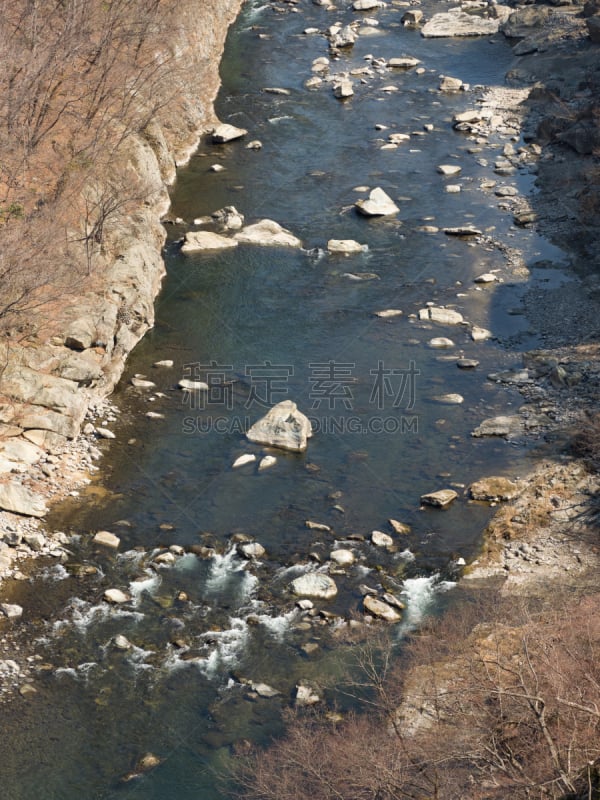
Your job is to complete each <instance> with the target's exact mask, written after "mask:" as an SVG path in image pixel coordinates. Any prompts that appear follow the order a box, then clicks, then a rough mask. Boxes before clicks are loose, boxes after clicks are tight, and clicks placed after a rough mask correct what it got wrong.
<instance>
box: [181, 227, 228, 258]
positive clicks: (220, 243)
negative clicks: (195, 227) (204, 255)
mask: <svg viewBox="0 0 600 800" xmlns="http://www.w3.org/2000/svg"><path fill="white" fill-rule="evenodd" d="M237 246H238V242H236V240H235V239H231V238H230V237H229V236H223V235H222V234H220V233H213V232H212V231H188V232H187V233H186V234H185V239H184V241H183V244H182V245H181V252H182V253H195V252H198V251H199V250H226V249H228V248H230V247H237Z"/></svg>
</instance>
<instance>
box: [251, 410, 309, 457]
mask: <svg viewBox="0 0 600 800" xmlns="http://www.w3.org/2000/svg"><path fill="white" fill-rule="evenodd" d="M246 436H247V438H248V439H249V440H250V441H251V442H256V443H257V444H263V445H267V446H269V447H279V448H281V449H282V450H292V451H294V452H301V451H303V450H306V447H307V443H308V439H309V438H310V437H311V436H312V426H311V424H310V420H309V419H308V417H306V416H305V415H304V414H303V413H302V412H301V411H298V407H297V406H296V403H294V402H292V401H291V400H283V401H282V402H281V403H277V405H276V406H273V408H272V409H271V410H270V411H269V412H268V413H267V414H266V415H265V416H264V417H263V418H262V419H260V420H259V421H258V422H256V423H254V425H253V426H252V427H251V428H250V430H249V431H248V433H247V434H246Z"/></svg>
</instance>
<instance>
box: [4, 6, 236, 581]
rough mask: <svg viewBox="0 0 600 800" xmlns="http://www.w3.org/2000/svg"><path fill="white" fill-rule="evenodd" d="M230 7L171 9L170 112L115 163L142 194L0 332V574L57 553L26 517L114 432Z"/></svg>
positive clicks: (149, 319) (210, 117) (210, 92)
mask: <svg viewBox="0 0 600 800" xmlns="http://www.w3.org/2000/svg"><path fill="white" fill-rule="evenodd" d="M240 7H241V0H225V2H222V0H219V2H218V3H214V2H208V3H205V4H204V5H203V7H202V10H201V12H199V13H198V14H197V15H196V16H195V17H194V18H191V17H190V18H188V16H187V15H186V16H185V17H184V18H181V19H180V20H179V27H178V41H177V42H173V43H172V47H173V48H174V50H175V51H176V52H177V58H178V61H179V63H178V64H177V69H174V70H173V79H172V80H173V81H175V82H176V81H179V85H177V86H176V87H174V89H176V91H174V92H173V95H172V100H171V104H170V108H169V117H168V121H167V122H163V124H160V123H158V122H157V121H152V122H150V123H149V124H148V125H146V127H145V128H144V129H143V130H142V131H141V132H140V133H139V134H138V135H135V136H130V137H129V138H128V140H127V145H126V152H123V153H121V155H120V158H121V161H120V162H119V165H118V167H119V169H121V170H122V171H123V172H125V173H126V172H131V173H132V174H135V175H136V176H137V177H138V178H139V179H140V181H142V182H143V184H144V186H145V187H146V192H145V199H144V202H143V204H142V203H140V202H139V201H138V202H137V203H135V204H132V203H129V204H128V207H129V206H131V209H130V210H129V211H127V213H124V214H122V215H120V217H119V220H118V223H116V224H112V225H109V226H108V227H107V229H106V230H105V232H104V239H103V244H102V250H101V252H100V253H99V254H98V255H97V263H95V264H94V270H93V274H92V275H90V276H88V277H89V279H88V280H87V281H86V282H85V288H84V289H81V288H80V287H79V286H78V285H75V286H74V288H73V290H72V292H71V293H69V294H67V295H63V297H62V298H61V299H60V302H57V301H56V300H55V301H54V302H53V303H52V304H48V305H46V306H41V307H40V309H39V311H38V312H37V314H36V317H35V318H34V319H32V320H28V321H27V324H26V325H25V326H24V327H23V330H21V331H20V332H15V335H14V336H11V337H8V338H6V339H5V340H4V342H3V352H2V358H3V363H2V366H1V368H0V509H2V511H1V512H0V526H1V527H0V531H1V532H0V580H2V579H3V578H6V577H9V576H15V575H17V576H18V575H19V570H18V562H20V561H21V560H22V559H23V558H27V557H30V556H32V555H35V554H36V553H37V554H48V553H50V554H54V555H56V556H57V557H58V552H57V547H58V546H59V545H60V544H61V541H57V539H56V535H52V534H49V533H46V532H43V530H44V529H43V526H42V525H40V524H38V523H36V522H35V520H36V519H41V518H43V517H44V516H45V514H46V513H47V511H48V508H49V507H50V505H51V504H52V503H54V502H56V501H57V500H59V499H62V498H64V497H65V496H67V495H69V494H73V493H74V492H76V491H77V490H78V489H80V488H81V486H83V485H84V484H86V483H88V482H89V475H90V473H91V472H92V471H93V470H94V469H95V467H94V461H95V460H97V459H98V457H99V455H100V452H99V450H98V448H97V443H98V442H99V441H100V440H102V439H104V438H110V436H111V435H112V434H111V432H110V430H109V427H110V422H111V419H112V413H113V412H112V411H110V408H109V406H108V405H106V398H107V397H108V396H109V395H110V393H111V392H112V390H113V388H114V386H115V385H116V383H117V381H118V380H119V378H120V376H121V374H122V372H123V368H124V365H125V361H126V359H127V356H128V354H129V353H130V352H131V350H132V349H133V347H135V345H136V344H137V342H139V340H140V339H141V338H142V337H143V336H144V334H145V333H146V331H148V329H149V328H151V327H152V325H153V322H154V300H155V298H156V296H157V294H158V292H159V290H160V286H161V282H162V279H163V276H164V262H163V259H162V252H161V251H162V247H163V244H164V241H165V231H164V227H163V225H162V223H161V217H163V216H164V214H165V213H166V212H167V210H168V207H169V196H168V191H167V187H168V186H169V184H171V183H172V182H173V181H174V179H175V175H176V168H177V166H178V165H181V164H184V163H185V162H186V161H187V160H188V159H189V157H190V156H191V154H192V153H193V151H194V150H195V148H196V146H197V144H198V142H199V140H200V137H201V136H202V135H203V134H204V133H205V132H206V131H207V130H210V129H211V128H212V127H214V126H215V124H216V122H217V120H216V117H215V113H214V109H213V101H214V99H215V97H216V94H217V90H218V87H219V63H220V58H221V54H222V51H223V47H224V42H225V36H226V34H227V30H228V27H229V24H230V23H231V22H232V21H233V19H234V18H235V17H236V15H237V13H238V11H239V9H240ZM183 76H185V80H184V78H183ZM107 177H108V176H107ZM82 258H83V253H82ZM82 285H83V284H82ZM32 532H33V533H35V536H32V535H30V534H31V533H32ZM62 543H63V544H64V542H62Z"/></svg>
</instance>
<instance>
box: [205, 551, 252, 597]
mask: <svg viewBox="0 0 600 800" xmlns="http://www.w3.org/2000/svg"><path fill="white" fill-rule="evenodd" d="M247 567H248V562H247V561H246V560H245V559H241V558H240V557H239V556H238V554H237V551H236V549H235V545H234V546H233V547H230V549H229V550H228V551H227V552H226V553H223V555H220V554H216V555H214V556H213V557H212V558H211V560H210V566H209V573H208V576H207V578H206V583H205V585H204V589H205V593H206V594H208V595H212V596H215V595H221V594H223V593H225V592H226V591H231V590H234V591H235V593H236V595H237V597H238V600H239V601H243V600H246V599H247V598H249V597H250V596H251V594H252V592H253V591H254V590H255V588H256V585H257V584H258V579H257V578H256V576H255V575H253V574H252V573H251V572H249V571H248V569H247Z"/></svg>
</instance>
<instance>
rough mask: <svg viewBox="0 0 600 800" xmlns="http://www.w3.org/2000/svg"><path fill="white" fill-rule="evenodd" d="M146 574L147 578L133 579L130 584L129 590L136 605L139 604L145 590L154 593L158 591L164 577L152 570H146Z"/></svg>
mask: <svg viewBox="0 0 600 800" xmlns="http://www.w3.org/2000/svg"><path fill="white" fill-rule="evenodd" d="M146 575H147V576H148V577H147V578H142V579H141V580H136V581H131V583H130V584H129V591H130V593H131V596H132V598H133V605H134V606H137V605H139V603H140V600H141V597H142V595H143V593H144V592H147V593H148V594H150V595H152V594H154V593H155V592H156V590H157V589H158V587H159V586H160V584H161V580H162V579H161V577H160V575H157V574H156V573H155V572H151V571H150V570H146Z"/></svg>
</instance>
